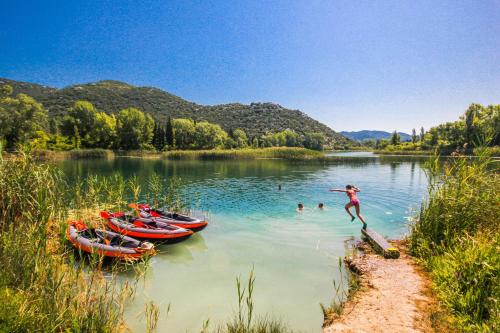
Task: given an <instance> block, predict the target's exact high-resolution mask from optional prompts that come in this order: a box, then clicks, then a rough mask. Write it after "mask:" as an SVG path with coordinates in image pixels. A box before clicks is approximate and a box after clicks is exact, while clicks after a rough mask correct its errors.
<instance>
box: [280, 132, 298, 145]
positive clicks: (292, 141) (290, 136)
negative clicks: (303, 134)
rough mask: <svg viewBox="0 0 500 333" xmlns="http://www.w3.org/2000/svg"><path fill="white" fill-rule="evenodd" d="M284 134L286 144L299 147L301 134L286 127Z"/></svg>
mask: <svg viewBox="0 0 500 333" xmlns="http://www.w3.org/2000/svg"><path fill="white" fill-rule="evenodd" d="M283 134H284V135H285V145H286V146H287V147H298V146H300V144H301V142H300V136H299V135H298V134H297V133H295V131H293V130H290V129H286V130H284V131H283Z"/></svg>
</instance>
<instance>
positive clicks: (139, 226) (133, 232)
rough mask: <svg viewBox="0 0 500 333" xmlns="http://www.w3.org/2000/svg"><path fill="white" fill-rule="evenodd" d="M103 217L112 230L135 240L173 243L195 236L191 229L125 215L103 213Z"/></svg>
mask: <svg viewBox="0 0 500 333" xmlns="http://www.w3.org/2000/svg"><path fill="white" fill-rule="evenodd" d="M101 217H102V218H104V219H106V220H107V221H108V225H109V227H110V229H111V230H113V231H115V232H118V233H120V234H123V235H127V236H131V237H134V238H140V239H150V240H155V241H165V242H170V243H173V242H178V241H182V240H184V239H187V238H189V237H190V236H191V235H192V234H193V231H191V230H189V229H184V228H181V227H178V226H176V225H172V224H169V223H166V222H161V221H155V220H152V219H148V218H137V217H133V216H130V215H127V214H125V213H108V212H101Z"/></svg>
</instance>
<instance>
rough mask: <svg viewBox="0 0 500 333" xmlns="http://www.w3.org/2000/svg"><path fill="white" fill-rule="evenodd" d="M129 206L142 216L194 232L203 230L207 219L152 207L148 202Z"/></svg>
mask: <svg viewBox="0 0 500 333" xmlns="http://www.w3.org/2000/svg"><path fill="white" fill-rule="evenodd" d="M129 206H130V207H132V208H134V209H136V210H137V211H138V212H139V215H140V216H141V217H143V218H149V219H152V220H154V221H158V222H165V223H170V224H173V225H176V226H178V227H181V228H185V229H189V230H192V231H194V232H196V231H200V230H203V229H204V228H205V227H206V226H207V225H208V221H206V220H203V219H199V218H196V217H192V216H188V215H183V214H178V213H174V212H169V211H167V210H164V209H157V208H152V207H151V206H149V205H148V204H130V205H129Z"/></svg>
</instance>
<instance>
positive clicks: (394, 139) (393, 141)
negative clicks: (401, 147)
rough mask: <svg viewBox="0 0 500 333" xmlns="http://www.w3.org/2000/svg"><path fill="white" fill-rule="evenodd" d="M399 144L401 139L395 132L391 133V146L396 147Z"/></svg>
mask: <svg viewBox="0 0 500 333" xmlns="http://www.w3.org/2000/svg"><path fill="white" fill-rule="evenodd" d="M400 142H401V137H400V136H399V134H398V132H397V131H394V132H392V136H391V144H392V145H395V146H396V145H398V144H399V143H400Z"/></svg>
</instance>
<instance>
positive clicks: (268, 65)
mask: <svg viewBox="0 0 500 333" xmlns="http://www.w3.org/2000/svg"><path fill="white" fill-rule="evenodd" d="M0 77H6V78H10V79H14V80H21V81H28V82H34V83H40V84H44V85H48V86H53V87H59V88H61V87H64V86H68V85H72V84H77V83H85V82H92V81H98V80H106V79H112V80H120V81H125V82H128V83H131V84H134V85H140V86H155V87H158V88H161V89H163V90H166V91H168V92H171V93H173V94H175V95H178V96H180V97H183V98H185V99H187V100H190V101H193V102H196V103H200V104H220V103H229V102H241V103H251V102H274V103H278V104H280V105H283V106H285V107H287V108H291V109H300V110H301V111H303V112H305V113H307V114H308V115H310V116H311V117H313V118H315V119H317V120H319V121H321V122H323V123H325V124H327V125H329V126H330V127H332V128H333V129H334V130H337V131H341V130H362V129H378V130H387V131H393V130H395V129H397V130H398V131H405V132H410V131H411V129H412V128H417V129H418V128H420V126H424V127H425V128H429V127H431V126H434V125H437V124H440V123H443V122H446V121H453V120H456V119H457V118H458V117H459V116H460V115H461V114H462V113H463V112H464V111H465V110H466V108H467V107H468V105H469V104H471V103H473V102H477V103H482V104H499V103H500V0H495V1H488V0H481V1H477V0H473V1H459V0H449V1H448V0H443V1H435V0H432V1H417V0H411V1H406V0H394V1H392V0H380V1H352V0H346V1H334V0H329V1H315V0H308V1H298V0H297V1H294V0H288V1H270V0H269V1H260V0H252V1H236V0H231V1H187V0H183V1H167V0H163V1H128V0H120V1H118V0H115V1H92V0H85V1H77V0H73V1H62V0H61V1H48V0H47V1H12V0H8V1H5V0H0Z"/></svg>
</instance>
